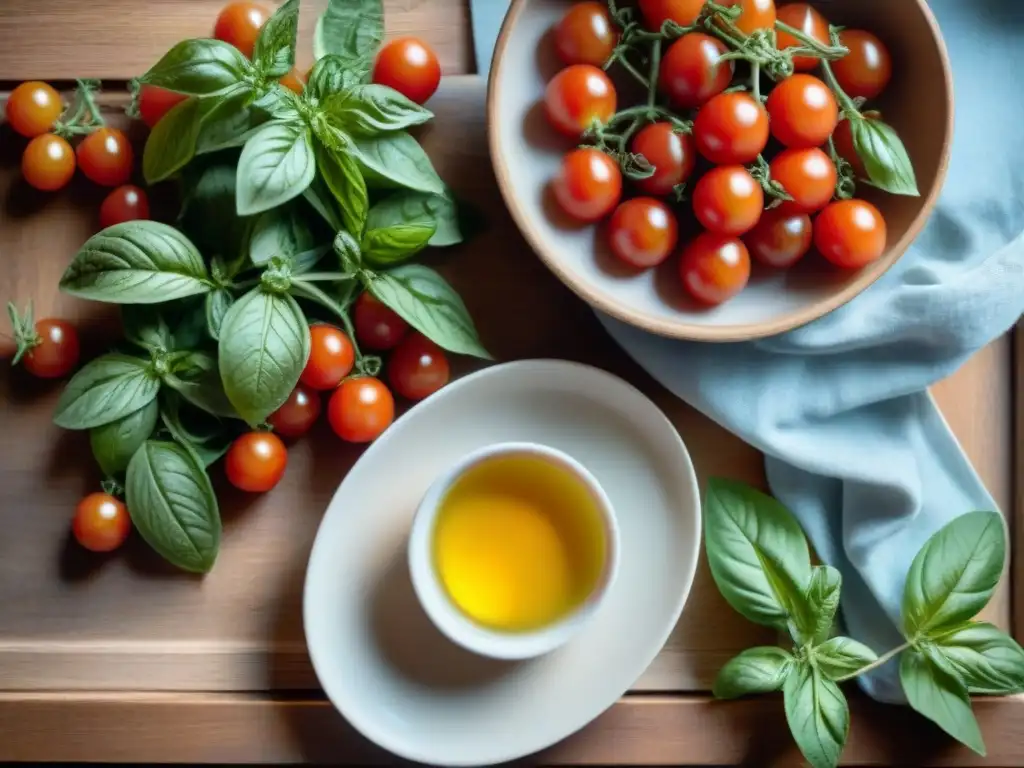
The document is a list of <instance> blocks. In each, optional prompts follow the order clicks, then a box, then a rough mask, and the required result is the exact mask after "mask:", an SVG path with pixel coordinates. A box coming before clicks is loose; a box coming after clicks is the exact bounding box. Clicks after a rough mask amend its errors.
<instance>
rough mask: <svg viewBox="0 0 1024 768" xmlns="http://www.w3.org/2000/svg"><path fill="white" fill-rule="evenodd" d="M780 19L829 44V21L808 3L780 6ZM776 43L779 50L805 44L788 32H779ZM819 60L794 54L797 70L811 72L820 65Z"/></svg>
mask: <svg viewBox="0 0 1024 768" xmlns="http://www.w3.org/2000/svg"><path fill="white" fill-rule="evenodd" d="M778 17H779V21H781V22H782V23H784V24H788V25H789V26H791V27H793V28H795V29H799V30H800V31H801V32H803V33H804V34H805V35H807V36H808V37H810V38H813V39H814V40H817V41H818V42H819V43H821V44H822V45H828V44H829V43H830V42H831V41H830V40H829V34H828V21H827V20H826V19H825V17H824V16H822V15H821V14H820V13H818V11H817V10H815V8H814V7H813V6H811V5H809V4H808V3H788V4H787V5H781V6H779V10H778ZM776 44H777V45H778V48H779V50H784V49H786V48H797V47H799V46H801V45H803V44H802V43H801V42H800V41H799V40H797V39H796V38H795V37H793V36H792V35H790V34H788V33H786V32H779V33H778V38H777V42H776ZM818 62H819V60H818V59H816V58H815V57H813V56H794V57H793V67H794V68H795V69H796V71H797V72H809V71H810V70H812V69H814V68H815V67H817V66H818Z"/></svg>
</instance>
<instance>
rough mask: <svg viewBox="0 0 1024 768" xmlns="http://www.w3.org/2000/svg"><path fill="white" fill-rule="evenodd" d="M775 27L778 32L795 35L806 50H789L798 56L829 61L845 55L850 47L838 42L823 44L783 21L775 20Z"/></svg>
mask: <svg viewBox="0 0 1024 768" xmlns="http://www.w3.org/2000/svg"><path fill="white" fill-rule="evenodd" d="M775 29H776V30H778V31H779V32H785V33H786V34H787V35H790V36H791V37H795V38H796V39H797V41H798V42H800V44H801V45H803V46H804V48H806V49H807V50H803V49H797V50H796V51H793V50H792V49H790V50H791V52H793V53H796V54H797V55H800V56H814V57H815V58H819V59H822V60H823V61H829V60H834V59H841V58H843V57H844V56H846V55H847V54H848V53H849V52H850V49H849V48H847V47H846V46H844V45H841V44H839V43H838V42H837V43H836V44H835V45H824V44H823V43H821V42H820V41H818V40H815V39H814V38H813V37H811V36H810V35H808V34H806V33H804V32H803V31H802V30H800V29H797V28H796V27H792V26H790V25H789V24H787V23H786V22H784V21H778V20H776V22H775Z"/></svg>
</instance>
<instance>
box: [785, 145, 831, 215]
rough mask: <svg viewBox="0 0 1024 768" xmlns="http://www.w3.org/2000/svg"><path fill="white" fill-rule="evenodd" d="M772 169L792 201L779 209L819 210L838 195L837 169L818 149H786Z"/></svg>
mask: <svg viewBox="0 0 1024 768" xmlns="http://www.w3.org/2000/svg"><path fill="white" fill-rule="evenodd" d="M769 168H770V172H771V177H772V180H773V181H777V182H779V184H781V185H782V187H783V189H785V190H786V192H788V193H789V195H790V197H792V198H793V199H792V200H791V201H786V202H784V203H783V204H782V205H781V206H779V207H780V208H781V209H782V210H784V211H787V212H789V213H814V212H815V211H820V210H821V209H822V208H824V207H825V206H826V205H828V203H829V201H830V200H831V199H832V196H833V195H834V194H835V191H836V181H837V173H836V166H835V164H834V163H833V162H832V158H831V157H829V156H828V155H827V154H825V153H824V152H822V151H821V150H820V149H818V148H817V147H812V148H811V149H786V150H783V151H782V152H780V153H779V154H778V155H776V156H775V158H774V159H773V160H772V162H771V164H770V166H769Z"/></svg>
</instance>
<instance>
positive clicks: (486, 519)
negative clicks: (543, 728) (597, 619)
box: [409, 443, 619, 660]
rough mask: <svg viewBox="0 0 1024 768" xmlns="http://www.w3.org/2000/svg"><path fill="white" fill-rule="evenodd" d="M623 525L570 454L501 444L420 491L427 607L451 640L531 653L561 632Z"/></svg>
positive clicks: (592, 593)
mask: <svg viewBox="0 0 1024 768" xmlns="http://www.w3.org/2000/svg"><path fill="white" fill-rule="evenodd" d="M618 539H619V530H618V525H617V524H616V522H615V514H614V511H613V510H612V503H611V501H610V500H609V499H608V496H607V494H606V493H605V492H604V489H603V488H602V487H601V485H600V483H598V481H597V479H596V478H595V477H594V476H593V475H592V474H591V473H590V472H589V471H587V469H586V467H584V466H583V465H582V464H580V463H579V462H578V461H576V460H575V459H574V458H572V457H571V456H569V455H568V454H566V453H564V452H562V451H559V450H556V449H554V448H550V447H548V446H544V445H538V444H536V443H499V444H496V445H491V446H486V447H484V448H481V449H478V450H475V451H473V452H471V453H470V454H468V455H467V456H465V457H463V458H462V459H461V460H459V461H458V462H456V463H455V464H454V465H453V466H452V467H451V468H450V469H448V470H447V471H446V472H445V473H443V474H442V475H441V476H440V477H438V478H437V480H435V481H434V483H433V484H432V485H431V486H430V488H429V489H428V490H427V493H426V495H425V496H424V497H423V500H422V501H421V502H420V505H419V507H418V509H417V511H416V517H415V519H414V521H413V526H412V531H411V533H410V536H409V572H410V575H411V577H412V584H413V588H414V589H415V591H416V595H417V597H418V598H419V600H420V604H421V605H422V606H423V610H424V611H425V612H426V614H427V615H428V616H429V617H430V619H431V621H433V622H434V624H435V626H437V628H438V629H439V630H440V631H441V632H442V633H444V634H445V636H447V637H448V639H450V640H451V641H452V642H454V643H457V644H459V645H461V646H462V647H463V648H465V649H466V650H469V651H472V652H474V653H477V654H480V655H481V656H488V657H490V658H494V659H509V660H512V659H528V658H532V657H535V656H540V655H542V654H545V653H549V652H550V651H553V650H555V649H556V648H558V647H560V646H562V645H564V644H565V643H566V642H568V641H569V640H570V639H571V638H572V637H573V636H574V635H575V634H576V633H577V632H578V631H579V630H580V628H581V627H583V626H585V625H586V624H587V622H588V621H589V620H590V619H591V618H592V617H593V616H594V614H595V613H596V612H597V610H598V608H599V607H600V605H601V603H602V600H603V598H604V597H605V595H606V594H607V593H608V590H609V589H610V588H611V585H612V583H613V582H614V580H615V575H616V573H617V571H618V562H619V541H618Z"/></svg>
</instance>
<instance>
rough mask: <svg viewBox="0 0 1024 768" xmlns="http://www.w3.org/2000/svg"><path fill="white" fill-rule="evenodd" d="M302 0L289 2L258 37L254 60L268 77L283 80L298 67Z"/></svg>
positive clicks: (279, 9) (268, 22)
mask: <svg viewBox="0 0 1024 768" xmlns="http://www.w3.org/2000/svg"><path fill="white" fill-rule="evenodd" d="M298 32H299V0H287V2H286V3H284V5H282V6H281V7H280V8H278V9H277V10H276V11H275V12H274V15H273V16H271V17H270V18H269V19H267V21H266V23H264V25H263V28H262V29H260V34H259V37H257V38H256V47H255V48H254V49H253V57H252V58H253V61H254V62H255V63H256V67H257V68H258V69H259V70H260V72H261V73H262V74H263V75H264V76H265V77H274V78H276V77H284V76H285V75H287V74H288V73H289V72H291V71H292V67H294V66H295V38H296V36H297V35H298Z"/></svg>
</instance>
